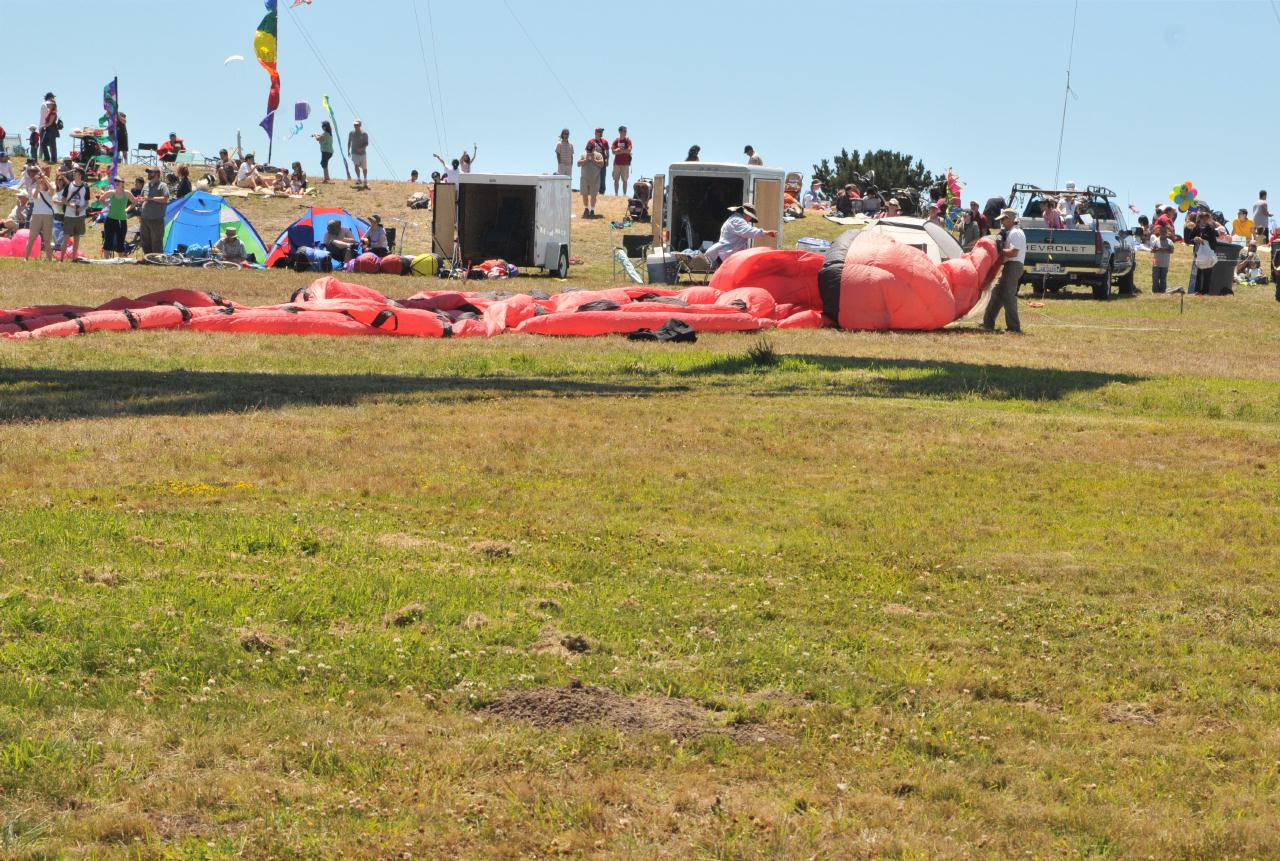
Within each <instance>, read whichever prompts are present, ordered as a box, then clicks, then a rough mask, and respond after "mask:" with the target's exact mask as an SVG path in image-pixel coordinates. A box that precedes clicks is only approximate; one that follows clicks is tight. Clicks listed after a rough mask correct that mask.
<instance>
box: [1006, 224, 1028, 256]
mask: <svg viewBox="0 0 1280 861" xmlns="http://www.w3.org/2000/svg"><path fill="white" fill-rule="evenodd" d="M1004 247H1005V248H1015V249H1017V251H1018V254H1017V256H1016V257H1013V258H1010V259H1011V260H1012V262H1014V263H1026V262H1027V234H1025V233H1023V232H1022V228H1021V227H1014V228H1012V229H1011V230H1010V231H1009V235H1008V236H1006V237H1005V238H1004Z"/></svg>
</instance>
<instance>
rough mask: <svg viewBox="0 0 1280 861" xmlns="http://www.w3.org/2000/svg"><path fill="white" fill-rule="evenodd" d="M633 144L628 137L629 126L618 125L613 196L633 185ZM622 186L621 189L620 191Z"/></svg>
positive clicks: (614, 149)
mask: <svg viewBox="0 0 1280 861" xmlns="http://www.w3.org/2000/svg"><path fill="white" fill-rule="evenodd" d="M632 150H633V146H632V144H631V138H629V137H627V127H626V126H618V139H617V140H615V141H614V142H613V196H614V197H617V196H618V195H619V194H623V193H625V192H626V191H628V190H629V187H630V185H631V156H632ZM619 188H621V191H619Z"/></svg>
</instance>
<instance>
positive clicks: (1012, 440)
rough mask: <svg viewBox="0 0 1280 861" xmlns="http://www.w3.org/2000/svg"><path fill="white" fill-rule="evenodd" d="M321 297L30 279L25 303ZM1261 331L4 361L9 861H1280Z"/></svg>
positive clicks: (1268, 308) (208, 279) (164, 281)
mask: <svg viewBox="0 0 1280 861" xmlns="http://www.w3.org/2000/svg"><path fill="white" fill-rule="evenodd" d="M327 193H328V194H329V195H330V198H331V199H332V200H333V201H337V202H340V203H345V201H346V198H347V197H354V194H355V193H354V192H350V191H349V190H346V189H336V188H335V189H332V190H327ZM372 195H386V200H388V201H392V200H394V199H396V198H397V197H403V187H392V186H387V187H385V188H381V189H375V191H374V192H370V193H368V195H366V197H370V196H372ZM362 199H363V198H362ZM322 202H324V201H322ZM283 204H284V202H283V201H266V202H262V203H257V202H253V203H250V204H249V205H248V206H246V207H245V208H246V210H249V211H250V216H251V217H252V218H254V219H255V220H256V221H259V222H260V224H259V226H260V227H262V228H263V230H262V232H263V233H264V235H266V234H268V233H270V234H271V235H272V236H274V232H275V229H277V228H276V226H275V223H274V222H272V219H275V220H276V222H278V223H279V226H283V223H285V222H286V221H287V220H288V216H289V211H287V210H286V209H285V208H284V206H282V205H283ZM377 204H378V205H379V206H380V207H381V208H382V209H383V210H384V211H383V212H382V214H383V215H384V216H385V215H387V214H388V212H390V211H391V210H390V209H389V207H390V205H391V204H390V203H384V202H381V201H377ZM290 205H291V204H290ZM619 205H620V203H619V202H617V201H612V202H611V206H613V207H615V209H614V210H612V211H617V210H616V207H618V206H619ZM268 207H279V208H280V210H281V211H280V212H278V213H276V212H274V211H268ZM359 211H360V212H362V213H367V212H368V211H369V208H368V207H364V208H362V209H360V210H359ZM264 224H270V225H272V227H271V228H270V229H268V228H267V227H265V226H264ZM833 227H834V226H832V225H829V224H826V223H825V222H819V221H815V220H814V219H808V220H806V221H805V222H802V223H800V224H798V225H791V226H790V227H789V231H788V244H790V242H792V241H794V239H795V238H797V237H798V236H801V235H818V236H831V235H833V234H834V233H835V232H836V230H834V229H832V230H827V229H826V228H833ZM575 229H576V230H577V233H576V234H575V242H576V243H577V245H576V249H577V253H580V254H582V255H583V256H584V257H585V258H586V259H587V265H586V266H584V267H582V268H581V269H575V272H574V277H573V278H572V279H571V281H570V283H571V284H572V285H573V286H589V287H590V286H603V285H604V284H606V283H607V282H608V279H609V264H608V260H607V256H606V252H607V249H608V248H610V247H611V246H612V244H613V243H612V239H611V237H610V235H609V232H608V228H607V226H606V225H605V224H604V223H602V222H595V223H590V224H585V225H578V226H577V227H576V228H575ZM267 238H268V240H269V239H270V238H271V237H270V236H269V237H267ZM1144 266H1145V264H1144ZM1180 267H1181V268H1180V269H1179V270H1177V271H1175V275H1174V277H1173V279H1172V280H1173V281H1176V282H1178V283H1181V281H1180V280H1179V279H1185V277H1186V272H1187V270H1186V260H1185V259H1181V258H1180ZM307 280H309V279H308V278H306V277H304V276H296V275H292V274H285V273H230V274H227V273H205V272H180V273H173V272H168V271H157V270H154V269H138V270H132V271H128V272H125V271H123V270H110V271H105V272H104V271H100V270H98V269H91V268H90V267H72V266H57V265H53V266H49V265H43V264H30V265H26V264H22V263H21V262H10V261H0V306H5V307H8V306H15V305H21V304H26V303H29V302H35V301H43V302H64V301H74V302H85V303H96V302H100V301H103V300H105V299H108V298H111V297H112V296H115V295H119V294H139V293H142V292H147V291H150V290H154V289H161V288H164V287H171V286H207V287H209V288H211V289H216V290H218V291H219V292H221V293H223V294H224V295H227V296H229V297H232V298H235V299H237V300H239V301H243V302H248V303H254V302H268V301H270V302H274V301H279V300H281V299H282V298H284V297H287V296H288V294H289V293H290V292H291V291H292V290H293V289H295V288H296V287H297V286H299V285H300V284H303V283H306V282H307ZM356 280H360V281H361V282H362V283H366V284H369V285H370V286H375V287H378V288H380V289H384V290H386V291H387V292H391V293H394V294H397V295H403V294H405V293H408V292H411V291H413V290H417V289H422V288H423V286H425V283H424V282H422V281H421V280H406V279H400V280H396V279H387V278H364V279H356ZM1138 283H1139V285H1141V286H1144V287H1145V286H1146V285H1147V284H1148V283H1149V277H1148V275H1147V273H1146V272H1145V269H1144V271H1142V272H1140V274H1139V277H1138ZM547 284H551V285H553V286H554V285H555V282H534V286H545V285H547ZM1272 289H1273V288H1246V289H1245V290H1243V291H1242V293H1241V295H1239V296H1237V297H1234V298H1222V299H1189V300H1187V301H1186V302H1185V305H1184V303H1183V302H1182V300H1181V298H1180V297H1176V296H1174V297H1157V296H1151V295H1149V294H1144V295H1142V296H1140V297H1137V298H1134V299H1130V300H1124V301H1114V302H1111V303H1106V304H1101V303H1094V302H1091V301H1083V300H1074V299H1061V300H1049V301H1047V302H1046V303H1044V307H1029V306H1026V305H1025V304H1024V312H1023V313H1024V324H1025V326H1026V328H1027V330H1028V331H1029V333H1030V334H1029V335H1028V336H1026V337H1023V338H1015V337H1007V336H984V335H980V334H977V333H975V332H973V331H971V330H966V329H963V328H962V329H959V330H956V331H947V332H942V333H936V334H929V335H870V334H849V333H839V332H832V331H820V332H786V333H775V334H772V335H770V336H769V338H768V339H764V340H762V339H759V338H757V337H755V336H750V337H748V336H717V337H703V338H701V339H700V341H699V343H698V344H696V345H692V346H680V347H671V346H661V345H649V344H631V343H628V342H626V341H624V340H621V339H613V338H605V339H592V340H582V341H562V340H550V339H542V340H539V339H533V338H527V337H523V336H503V337H502V338H499V339H495V340H493V341H487V342H486V341H474V340H473V341H456V342H455V341H421V342H408V341H405V340H392V339H367V340H364V339H344V340H341V341H331V340H327V339H302V338H271V337H247V336H245V337H236V338H230V337H219V336H206V335H198V334H194V333H175V332H147V333H132V334H124V335H118V336H117V335H98V336H93V337H90V338H80V339H69V340H65V341H61V342H30V343H10V342H3V341H0V475H3V476H4V479H3V483H0V857H4V858H17V859H37V858H62V857H66V858H76V859H78V858H103V859H117V858H119V859H126V858H127V859H220V858H281V859H301V858H307V859H312V858H314V859H328V858H336V857H351V858H369V859H383V858H395V857H406V858H407V857H412V858H499V859H518V858H545V857H566V858H607V859H624V858H625V859H652V858H679V859H685V858H695V859H772V858H824V859H826V858H830V859H850V858H855V859H856V858H897V859H961V858H983V859H1009V858H1039V859H1047V858H1091V859H1129V858H1151V859H1208V858H1257V859H1266V858H1274V857H1277V856H1278V855H1280V814H1278V813H1277V810H1278V809H1280V808H1278V807H1277V803H1278V802H1280V735H1278V734H1277V731H1276V727H1277V725H1278V723H1280V682H1278V681H1277V676H1276V671H1275V654H1276V649H1277V646H1280V611H1278V610H1277V608H1278V607H1280V583H1278V581H1277V578H1276V572H1277V570H1280V549H1278V548H1280V517H1278V515H1280V475H1278V467H1277V464H1278V463H1280V434H1278V433H1277V430H1278V429H1280V361H1277V358H1276V357H1277V356H1278V355H1280V305H1277V304H1276V303H1275V301H1274V300H1273V299H1272V298H1271V295H1272V293H1271V291H1272Z"/></svg>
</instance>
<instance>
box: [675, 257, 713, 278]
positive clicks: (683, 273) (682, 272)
mask: <svg viewBox="0 0 1280 861" xmlns="http://www.w3.org/2000/svg"><path fill="white" fill-rule="evenodd" d="M676 260H677V262H678V264H679V269H678V270H677V275H676V280H677V281H679V279H680V278H688V279H689V282H690V283H693V279H694V278H698V277H701V278H702V281H701V283H702V284H707V283H709V282H710V280H711V261H710V260H708V259H707V258H706V255H704V254H677V255H676Z"/></svg>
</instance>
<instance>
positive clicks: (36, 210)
mask: <svg viewBox="0 0 1280 861" xmlns="http://www.w3.org/2000/svg"><path fill="white" fill-rule="evenodd" d="M31 214H32V215H33V216H34V215H53V192H52V191H42V190H41V189H38V188H37V189H36V190H35V191H33V192H31Z"/></svg>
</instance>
